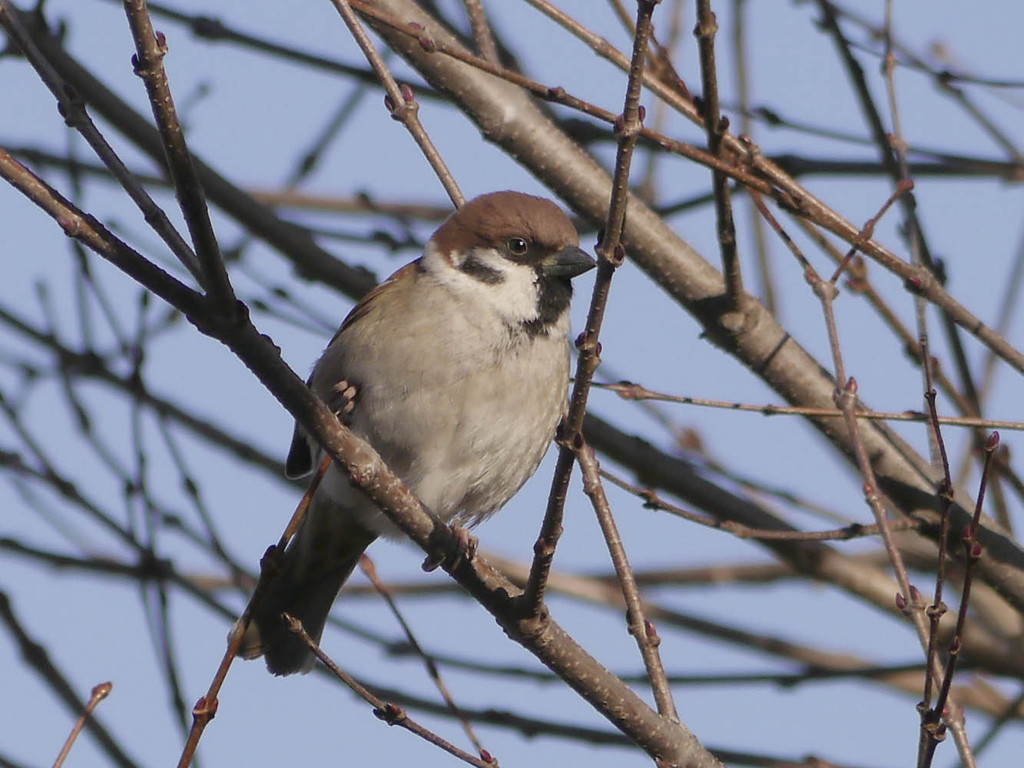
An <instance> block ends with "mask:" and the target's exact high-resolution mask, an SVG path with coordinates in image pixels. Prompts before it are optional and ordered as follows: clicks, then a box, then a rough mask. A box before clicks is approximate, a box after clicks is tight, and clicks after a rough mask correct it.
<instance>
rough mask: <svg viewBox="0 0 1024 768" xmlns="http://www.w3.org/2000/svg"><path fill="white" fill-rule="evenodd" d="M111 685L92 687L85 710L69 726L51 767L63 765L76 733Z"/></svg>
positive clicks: (107, 694)
mask: <svg viewBox="0 0 1024 768" xmlns="http://www.w3.org/2000/svg"><path fill="white" fill-rule="evenodd" d="M113 687H114V684H113V683H100V684H99V685H97V686H95V687H94V688H93V689H92V696H90V697H89V703H88V704H86V705H85V711H83V712H82V714H81V716H80V717H79V718H78V720H76V721H75V724H74V726H73V727H72V728H71V733H69V734H68V738H67V741H65V742H64V746H63V747H62V748H61V750H60V754H59V755H57V759H56V760H54V761H53V768H61V766H63V765H64V761H65V760H66V759H67V757H68V755H69V754H70V753H71V747H73V746H74V744H75V739H77V738H78V734H80V733H81V732H82V728H83V727H84V726H85V721H86V720H88V718H89V716H90V715H91V714H92V711H93V710H94V709H96V705H98V704H99V703H100V702H101V701H103V700H104V699H105V698H107V696H109V695H110V690H111V689H112V688H113Z"/></svg>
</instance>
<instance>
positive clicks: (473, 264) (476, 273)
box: [459, 254, 505, 285]
mask: <svg viewBox="0 0 1024 768" xmlns="http://www.w3.org/2000/svg"><path fill="white" fill-rule="evenodd" d="M459 269H460V270H461V271H463V272H465V273H466V274H467V275H469V276H470V277H473V278H475V279H477V280H479V281H480V282H481V283H484V284H486V285H498V284H499V283H503V282H505V276H504V275H503V274H502V273H501V272H499V271H498V270H497V269H495V268H494V267H491V266H488V265H487V264H484V263H483V261H481V260H480V259H478V258H477V257H476V256H474V255H473V254H470V255H469V256H467V257H466V258H465V259H464V260H463V262H462V264H460V265H459Z"/></svg>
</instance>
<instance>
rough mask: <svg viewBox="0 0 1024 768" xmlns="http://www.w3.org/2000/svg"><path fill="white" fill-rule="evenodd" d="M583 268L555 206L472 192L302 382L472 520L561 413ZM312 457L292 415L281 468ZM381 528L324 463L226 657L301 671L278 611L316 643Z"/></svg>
mask: <svg viewBox="0 0 1024 768" xmlns="http://www.w3.org/2000/svg"><path fill="white" fill-rule="evenodd" d="M594 266H595V262H594V260H593V259H592V258H591V257H590V256H588V255H587V254H586V252H584V251H583V250H582V249H581V248H580V247H579V235H578V234H577V231H576V228H575V227H574V225H573V223H572V221H571V220H570V219H569V217H568V215H567V214H566V213H565V212H564V211H563V210H562V209H561V208H560V207H559V206H558V205H556V204H555V203H553V202H552V201H550V200H547V199H544V198H540V197H534V196H532V195H527V194H524V193H521V192H513V191H502V192H493V193H489V194H485V195H481V196H479V197H477V198H474V199H473V200H470V201H469V202H466V203H465V204H464V205H462V206H461V207H459V208H458V209H457V210H456V211H455V212H454V213H453V214H452V215H451V216H450V217H449V218H448V219H446V220H445V221H444V222H443V223H442V224H441V226H440V227H439V228H438V229H437V230H436V231H435V232H434V233H433V235H432V236H431V237H430V239H429V240H428V241H427V243H426V246H425V247H424V249H423V254H422V256H420V257H419V258H417V259H416V260H415V261H412V262H411V263H409V264H407V265H405V266H404V267H402V268H401V269H399V270H398V271H397V272H395V273H394V274H393V275H392V276H391V277H390V278H388V279H387V280H385V281H384V282H382V283H380V284H379V285H378V286H377V287H376V288H374V289H373V290H371V291H370V292H369V293H368V294H366V296H364V297H363V298H362V299H361V300H360V301H359V302H358V303H356V305H355V306H354V307H353V309H352V311H351V312H349V314H348V316H347V317H346V318H345V320H344V321H343V322H342V324H341V327H340V328H339V329H338V331H337V333H336V334H335V335H334V338H333V339H332V340H331V342H330V344H328V346H327V348H326V349H325V350H324V352H323V354H322V355H321V356H320V358H319V360H318V361H317V363H316V365H315V366H314V368H313V372H312V374H311V376H310V378H309V381H308V384H309V386H310V387H311V388H312V390H313V391H314V392H315V393H316V394H317V395H318V396H319V397H320V398H321V399H323V401H324V402H325V403H326V404H327V405H328V406H329V407H330V408H331V409H332V410H333V411H334V412H335V413H336V414H337V415H338V417H339V419H340V420H341V421H342V422H343V423H344V424H345V425H346V426H348V427H349V428H350V429H351V430H352V431H353V432H355V433H356V434H358V435H359V436H361V437H363V438H364V439H366V440H367V441H368V442H369V443H370V444H371V445H372V446H373V447H374V449H375V450H376V451H377V452H378V453H379V454H380V456H381V457H382V458H383V459H384V461H385V462H386V463H387V464H388V465H389V466H390V468H391V469H392V470H393V471H394V472H395V473H396V474H397V475H398V476H399V477H400V478H401V479H402V481H403V482H404V483H405V484H406V486H408V488H409V489H410V490H412V491H413V493H415V494H416V496H417V497H418V498H419V499H420V501H422V502H423V504H424V505H426V507H427V508H428V509H430V510H431V511H432V512H433V513H434V514H435V515H436V516H437V517H439V518H440V519H441V520H443V521H445V522H447V523H451V524H454V525H455V526H457V527H459V528H460V529H461V530H465V529H467V528H470V527H472V526H475V525H476V524H478V523H480V522H481V521H483V520H485V519H487V518H488V517H490V516H491V515H493V514H494V513H495V512H496V511H498V510H499V509H500V508H501V507H502V506H504V505H505V504H506V502H508V501H509V499H511V498H512V497H513V496H514V495H515V494H516V492H518V491H519V489H520V488H521V487H522V486H523V484H524V483H525V482H526V481H527V480H528V479H529V478H530V477H531V476H532V475H533V474H534V472H536V470H537V467H538V466H539V464H540V462H541V460H542V459H543V457H544V455H545V453H546V452H547V450H548V448H549V446H550V445H551V442H552V440H553V438H554V436H555V432H556V429H557V427H558V424H559V422H560V421H561V420H562V418H563V417H564V416H565V413H566V411H567V408H568V384H569V363H570V359H569V358H570V349H569V307H570V301H571V298H572V284H571V281H572V279H573V278H575V277H577V276H578V275H581V274H583V273H585V272H586V271H588V270H590V269H592V268H593V267H594ZM322 456H323V453H322V452H321V449H320V448H319V446H318V445H317V444H316V442H315V441H314V440H313V439H311V438H310V436H309V435H307V434H306V432H305V431H304V430H303V429H302V427H301V426H299V425H298V424H296V425H295V430H294V435H293V439H292V443H291V448H290V451H289V453H288V458H287V461H286V465H285V470H286V473H287V474H288V475H289V476H290V477H302V476H305V475H308V474H310V473H311V472H312V470H313V469H314V468H315V467H317V466H318V465H319V464H320V461H321V460H322ZM381 536H383V537H385V538H391V539H400V538H402V537H403V534H402V533H401V532H400V531H399V529H398V528H397V526H395V525H394V524H393V523H392V522H391V521H390V520H388V518H387V517H386V516H385V515H384V514H383V512H381V511H380V509H379V508H378V507H377V506H376V505H375V504H374V503H373V502H372V501H371V500H370V498H369V497H368V496H366V495H365V494H364V493H363V491H361V490H360V489H359V488H358V487H357V486H355V485H354V484H353V483H352V482H351V480H350V479H349V477H348V476H347V475H346V474H345V473H344V471H343V470H341V469H339V468H338V467H337V466H334V465H332V466H331V468H330V469H329V470H328V471H327V473H326V475H325V476H324V477H323V479H322V481H321V483H320V484H319V486H317V488H316V490H315V492H314V493H313V496H312V499H311V501H310V503H309V507H308V509H307V511H306V516H305V518H304V520H303V522H302V524H301V525H300V527H299V530H298V531H297V532H296V535H295V537H294V538H293V540H292V541H291V542H290V543H289V545H288V547H287V548H286V549H285V551H284V553H283V556H282V558H281V560H280V563H279V567H277V568H275V569H274V571H273V572H272V574H271V575H270V580H269V581H268V582H267V584H266V586H265V589H264V592H263V595H262V599H260V600H259V601H257V603H256V604H255V605H254V606H253V608H252V612H251V621H250V623H249V625H248V627H247V628H246V629H245V630H244V634H243V636H242V641H241V647H240V649H239V651H238V655H239V656H242V657H243V658H257V657H259V656H263V657H264V659H265V661H266V665H267V668H268V669H269V670H270V672H271V673H273V674H275V675H290V674H294V673H296V672H308V671H309V670H310V669H311V668H312V667H313V664H314V662H315V656H314V655H313V653H312V651H311V650H310V649H309V647H308V645H307V644H306V643H305V642H303V640H302V639H301V638H299V637H298V635H296V634H295V633H293V632H291V631H290V630H289V629H288V627H287V626H286V625H285V624H284V621H283V618H282V614H283V613H286V612H287V613H288V614H290V615H291V616H293V617H294V618H296V619H298V620H299V621H301V622H302V625H303V627H304V629H305V630H306V632H307V633H308V634H309V635H310V637H311V638H312V639H313V640H314V641H315V642H316V643H319V642H320V638H321V636H322V633H323V630H324V626H325V624H326V622H327V617H328V614H329V613H330V611H331V607H332V605H333V604H334V601H335V599H336V598H337V595H338V592H339V591H340V589H341V587H342V585H343V584H344V583H345V581H346V580H347V579H348V577H349V576H350V575H351V573H352V571H353V569H354V568H355V567H356V565H357V564H358V562H359V559H360V557H361V556H362V554H363V552H364V551H365V550H366V548H367V547H368V546H369V545H370V544H371V543H373V541H375V540H376V539H377V538H378V537H381ZM239 629H241V628H240V627H237V626H236V631H237V630H239Z"/></svg>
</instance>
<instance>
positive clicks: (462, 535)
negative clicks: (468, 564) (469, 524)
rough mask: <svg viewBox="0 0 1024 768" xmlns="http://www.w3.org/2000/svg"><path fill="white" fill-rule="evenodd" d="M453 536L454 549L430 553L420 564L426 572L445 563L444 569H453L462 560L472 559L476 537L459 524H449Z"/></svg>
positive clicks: (474, 552)
mask: <svg viewBox="0 0 1024 768" xmlns="http://www.w3.org/2000/svg"><path fill="white" fill-rule="evenodd" d="M449 528H450V529H451V532H452V534H454V536H455V550H454V551H453V552H451V553H450V554H448V555H444V556H437V555H430V556H428V557H427V558H426V559H425V560H424V561H423V565H422V566H421V567H422V568H423V570H424V571H427V572H428V573H429V572H430V571H433V570H436V569H437V568H438V567H439V566H441V565H445V566H446V567H445V570H446V571H453V570H455V569H456V568H458V567H459V565H460V564H461V563H462V561H463V560H467V561H468V560H472V559H473V556H474V555H476V548H477V544H478V539H477V537H476V536H474V535H472V534H471V533H470V532H469V531H468V530H467V529H466V528H463V527H462V526H461V525H451V526H449Z"/></svg>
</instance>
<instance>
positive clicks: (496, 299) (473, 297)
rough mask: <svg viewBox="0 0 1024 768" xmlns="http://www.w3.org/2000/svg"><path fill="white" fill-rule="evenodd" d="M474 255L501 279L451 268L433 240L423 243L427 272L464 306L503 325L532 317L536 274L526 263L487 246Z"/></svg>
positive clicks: (535, 301)
mask: <svg viewBox="0 0 1024 768" xmlns="http://www.w3.org/2000/svg"><path fill="white" fill-rule="evenodd" d="M474 257H475V258H476V259H477V260H478V261H480V262H481V263H482V264H483V265H485V266H487V267H490V268H491V269H493V270H494V271H495V272H497V273H499V274H500V275H501V276H502V280H501V282H498V283H487V282H484V281H483V280H481V279H479V278H477V277H474V276H473V275H470V274H467V273H465V272H463V271H461V270H459V269H457V268H455V267H454V266H452V264H451V263H449V261H448V260H447V259H446V258H444V257H443V256H442V255H441V254H440V253H438V252H437V249H436V248H435V247H434V244H433V243H428V244H427V248H426V250H425V251H424V253H423V262H424V267H426V269H427V271H428V272H429V273H430V274H431V275H432V276H433V277H434V278H435V279H436V280H437V281H438V282H439V283H441V284H443V285H444V286H445V287H447V288H448V289H449V290H450V291H452V292H453V293H454V294H456V295H457V296H458V297H459V299H460V300H461V301H462V302H465V304H466V305H467V306H472V307H474V308H475V309H477V310H479V311H480V312H481V313H484V314H489V315H492V316H496V317H498V318H500V319H501V320H502V321H503V322H504V323H507V324H518V323H523V322H527V321H530V320H536V319H537V316H538V309H537V302H538V289H537V273H536V272H535V271H534V270H533V269H532V268H530V267H528V266H524V265H522V264H515V263H513V262H510V261H508V260H507V259H505V258H503V257H502V256H501V254H499V253H498V252H497V251H494V250H491V249H479V250H477V251H476V253H475V254H474Z"/></svg>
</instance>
